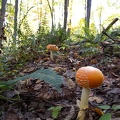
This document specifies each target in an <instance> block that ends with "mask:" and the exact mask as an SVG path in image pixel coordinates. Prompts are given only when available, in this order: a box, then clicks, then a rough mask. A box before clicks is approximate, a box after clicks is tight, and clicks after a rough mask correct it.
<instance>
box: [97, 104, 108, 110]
mask: <svg viewBox="0 0 120 120" xmlns="http://www.w3.org/2000/svg"><path fill="white" fill-rule="evenodd" d="M97 107H99V108H101V109H104V110H108V109H110V106H109V105H101V106H97Z"/></svg>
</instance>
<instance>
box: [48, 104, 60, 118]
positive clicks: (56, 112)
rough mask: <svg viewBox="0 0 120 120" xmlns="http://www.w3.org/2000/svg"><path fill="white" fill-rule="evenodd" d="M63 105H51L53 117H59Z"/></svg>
mask: <svg viewBox="0 0 120 120" xmlns="http://www.w3.org/2000/svg"><path fill="white" fill-rule="evenodd" d="M61 109H62V106H56V107H50V108H49V109H48V110H52V117H53V118H54V119H55V118H57V117H58V114H59V112H60V111H61Z"/></svg>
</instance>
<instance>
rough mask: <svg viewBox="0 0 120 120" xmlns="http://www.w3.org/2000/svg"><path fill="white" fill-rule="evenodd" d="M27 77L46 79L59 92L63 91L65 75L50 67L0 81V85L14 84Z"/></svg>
mask: <svg viewBox="0 0 120 120" xmlns="http://www.w3.org/2000/svg"><path fill="white" fill-rule="evenodd" d="M27 78H36V79H40V80H44V81H45V82H47V83H48V84H50V85H51V86H52V87H53V88H54V89H56V90H57V91H58V92H61V89H60V86H61V84H62V83H63V77H62V76H61V75H58V74H57V73H56V72H55V71H53V70H52V69H50V68H48V69H44V68H41V69H39V70H37V71H35V72H33V73H31V74H29V75H25V76H22V77H18V78H16V79H14V80H8V81H5V82H0V85H13V84H15V83H17V82H19V81H21V80H24V79H27Z"/></svg>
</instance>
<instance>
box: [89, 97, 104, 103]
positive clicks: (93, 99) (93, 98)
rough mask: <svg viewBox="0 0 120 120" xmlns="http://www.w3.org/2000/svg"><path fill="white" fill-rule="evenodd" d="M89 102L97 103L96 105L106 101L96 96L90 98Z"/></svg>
mask: <svg viewBox="0 0 120 120" xmlns="http://www.w3.org/2000/svg"><path fill="white" fill-rule="evenodd" d="M89 101H91V102H93V101H95V102H96V103H101V102H103V101H104V99H103V98H101V97H97V96H94V97H89Z"/></svg>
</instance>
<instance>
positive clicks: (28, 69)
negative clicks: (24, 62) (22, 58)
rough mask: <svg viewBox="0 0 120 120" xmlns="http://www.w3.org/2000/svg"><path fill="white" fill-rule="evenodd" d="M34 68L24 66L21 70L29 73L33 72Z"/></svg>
mask: <svg viewBox="0 0 120 120" xmlns="http://www.w3.org/2000/svg"><path fill="white" fill-rule="evenodd" d="M34 70H35V68H34V67H30V68H26V69H24V70H23V72H24V73H29V72H33V71H34Z"/></svg>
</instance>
